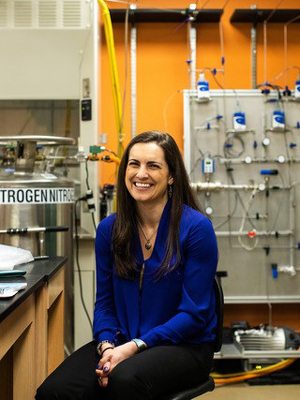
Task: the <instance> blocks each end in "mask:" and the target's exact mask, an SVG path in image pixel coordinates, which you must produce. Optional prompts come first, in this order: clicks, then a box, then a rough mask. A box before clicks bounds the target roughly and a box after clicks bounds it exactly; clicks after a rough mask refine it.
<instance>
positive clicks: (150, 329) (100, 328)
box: [94, 201, 218, 347]
mask: <svg viewBox="0 0 300 400" xmlns="http://www.w3.org/2000/svg"><path fill="white" fill-rule="evenodd" d="M169 219H170V201H169V202H168V203H167V205H166V206H165V209H164V211H163V214H162V217H161V220H160V223H159V227H158V231H157V237H156V241H155V245H154V248H153V252H152V255H151V257H150V258H149V259H147V260H146V261H145V274H144V281H143V287H142V291H141V294H140V293H139V279H135V280H126V279H123V278H120V277H118V276H117V274H116V272H115V270H114V268H113V264H114V261H113V256H112V251H111V243H112V239H111V238H112V229H113V224H114V221H115V214H112V215H110V216H109V217H107V218H105V219H104V220H103V221H101V223H100V224H99V226H98V229H97V236H96V268H97V295H96V303H95V312H94V338H95V339H96V340H97V341H98V342H101V341H102V340H109V341H112V342H114V343H115V344H116V345H119V344H122V343H124V342H127V341H130V340H131V339H133V338H140V339H142V340H143V341H144V342H145V343H146V344H147V345H148V346H149V347H152V346H156V345H162V344H172V343H173V344H176V343H183V342H185V343H193V344H197V343H201V342H211V341H213V340H214V337H215V333H214V330H215V327H216V314H215V296H214V292H213V280H214V275H215V272H216V268H217V262H218V250H217V242H216V237H215V233H214V230H213V227H212V224H211V222H210V221H209V220H208V219H207V218H206V217H205V216H204V215H203V214H201V213H200V212H198V211H196V210H194V209H192V208H190V207H187V206H184V207H183V213H182V217H181V222H180V253H181V262H180V265H179V266H178V267H177V268H176V269H175V270H174V271H172V272H170V273H168V274H167V275H166V276H165V277H163V278H161V279H160V280H158V281H157V280H156V281H155V280H154V279H153V273H154V272H155V271H156V270H157V269H158V268H159V266H160V265H161V262H162V260H163V259H164V246H165V243H166V239H167V236H168V227H169ZM134 251H135V257H136V259H137V262H138V267H139V269H141V268H142V265H143V263H144V259H143V253H142V248H141V243H140V240H139V237H138V234H137V235H136V237H135V238H134Z"/></svg>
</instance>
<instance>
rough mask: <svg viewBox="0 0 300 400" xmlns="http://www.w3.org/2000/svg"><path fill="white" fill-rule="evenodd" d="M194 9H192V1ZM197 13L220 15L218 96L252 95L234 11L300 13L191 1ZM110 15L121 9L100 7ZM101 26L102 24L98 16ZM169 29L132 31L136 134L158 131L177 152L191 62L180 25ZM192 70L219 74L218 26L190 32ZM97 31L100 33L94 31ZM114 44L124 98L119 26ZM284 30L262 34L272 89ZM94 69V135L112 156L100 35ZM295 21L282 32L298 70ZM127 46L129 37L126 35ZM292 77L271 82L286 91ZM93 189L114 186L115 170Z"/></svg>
mask: <svg viewBox="0 0 300 400" xmlns="http://www.w3.org/2000/svg"><path fill="white" fill-rule="evenodd" d="M192 2H193V1H191V0H189V1H183V0H182V1H180V0H177V1H176V0H174V1H172V0H155V1H147V0H139V1H138V2H137V4H138V7H139V8H155V7H156V8H187V7H188V5H189V4H190V3H192ZM195 2H196V1H195ZM197 3H198V8H201V5H202V4H204V5H205V8H206V9H211V8H219V9H223V8H224V5H226V6H225V10H224V14H223V17H222V22H221V23H222V27H223V35H224V55H225V76H224V77H223V76H221V75H217V78H218V80H219V82H220V83H222V84H224V86H225V89H232V88H235V89H251V48H250V29H251V24H235V25H233V24H231V23H230V21H229V20H230V16H231V15H232V13H233V11H234V10H235V9H236V8H250V6H251V5H252V4H256V6H257V8H271V9H272V8H275V7H277V6H278V5H279V8H300V3H299V0H283V1H280V0H256V1H253V0H249V1H248V0H231V1H230V0H229V2H227V1H226V0H222V1H220V0H208V1H207V0H206V1H198V2H197ZM107 4H108V6H109V8H124V7H125V6H124V4H117V3H109V2H108V3H107ZM100 24H101V16H100ZM179 25H180V24H175V23H165V24H162V23H151V24H150V23H147V24H146V23H144V24H137V26H136V27H137V132H138V133H140V132H143V131H145V130H149V129H159V130H162V131H167V132H169V133H170V134H172V135H173V136H174V138H175V140H176V141H177V143H178V145H179V147H180V148H183V96H182V90H184V89H188V88H189V85H190V79H189V76H188V73H187V65H186V60H187V59H188V58H190V53H189V43H188V35H187V27H186V25H183V26H181V27H180V26H179ZM196 26H197V68H205V67H209V68H220V67H221V49H220V35H219V24H210V23H207V24H206V23H203V24H196ZM101 27H102V25H101ZM113 29H114V38H115V48H116V56H117V65H118V70H119V79H120V86H121V91H122V96H123V90H124V76H125V47H124V37H125V34H124V24H122V23H118V24H114V26H113ZM283 29H284V24H268V26H267V45H268V46H267V79H268V81H272V80H273V79H274V78H275V77H276V76H277V75H278V74H279V73H280V72H281V71H282V70H283V69H284V47H283ZM100 35H101V43H100V49H99V54H100V63H99V133H106V134H107V137H108V143H107V148H110V149H112V150H115V151H116V149H117V130H116V123H115V115H114V108H113V99H112V86H111V79H110V74H109V66H108V56H107V48H106V44H105V37H104V31H103V29H101V30H100ZM299 37H300V20H299V23H295V24H291V25H289V28H288V65H296V66H300V43H299ZM257 38H258V43H257V82H258V83H263V82H264V46H263V26H262V24H260V25H259V26H258V29H257ZM129 40H130V34H129ZM206 75H207V78H208V80H209V82H210V87H211V88H212V89H216V88H218V86H217V85H216V83H215V82H214V79H213V78H212V77H211V76H209V75H208V74H206ZM297 75H298V71H297V70H296V69H293V70H290V71H289V72H288V74H287V75H286V77H282V78H281V79H278V81H276V83H277V84H279V85H282V86H284V85H285V79H287V81H288V84H289V86H290V87H293V85H294V82H295V80H296V77H297ZM124 133H125V143H128V141H129V140H130V137H131V127H130V53H129V52H128V81H127V92H126V105H125V123H124ZM99 170H100V183H101V184H104V183H113V182H114V166H113V165H109V164H103V163H102V164H101V165H99Z"/></svg>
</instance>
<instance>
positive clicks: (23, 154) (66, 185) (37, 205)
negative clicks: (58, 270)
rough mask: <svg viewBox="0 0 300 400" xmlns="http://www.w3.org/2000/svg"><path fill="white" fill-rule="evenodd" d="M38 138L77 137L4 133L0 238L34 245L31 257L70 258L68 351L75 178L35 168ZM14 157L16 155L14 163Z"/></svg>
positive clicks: (54, 141)
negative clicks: (8, 134) (12, 160)
mask: <svg viewBox="0 0 300 400" xmlns="http://www.w3.org/2000/svg"><path fill="white" fill-rule="evenodd" d="M14 142H16V145H15V146H14V145H13V143H14ZM39 143H41V146H58V145H65V144H67V145H68V144H73V143H74V141H73V139H69V138H58V137H49V136H48V137H43V136H28V137H26V136H19V137H17V136H11V137H9V136H7V137H4V136H2V137H0V147H1V151H2V157H1V158H2V165H1V166H0V232H3V233H0V243H2V244H7V245H11V246H16V247H21V248H24V249H26V250H30V251H31V253H32V255H33V256H41V255H47V256H67V257H68V260H67V263H66V265H65V317H64V321H65V322H64V329H65V351H66V353H67V354H69V353H71V352H72V351H73V349H74V294H73V292H74V272H73V271H74V270H73V225H74V223H73V220H74V182H73V181H71V180H69V179H67V178H65V177H60V176H57V175H55V174H54V173H49V172H46V169H45V171H43V170H41V168H40V169H39V170H36V169H35V167H34V164H35V162H34V161H35V154H36V146H37V145H38V144H39ZM8 150H9V152H10V154H8V153H7V151H8ZM11 153H12V154H13V156H11ZM7 154H8V155H7ZM10 158H14V162H13V163H12V162H11V160H10ZM43 228H45V229H43ZM15 230H18V231H15ZM4 231H6V232H4ZM37 262H38V261H37ZM37 265H38V264H37Z"/></svg>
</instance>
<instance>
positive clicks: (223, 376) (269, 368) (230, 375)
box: [210, 347, 300, 378]
mask: <svg viewBox="0 0 300 400" xmlns="http://www.w3.org/2000/svg"><path fill="white" fill-rule="evenodd" d="M298 350H300V347H299V348H298ZM291 360H293V359H287V360H282V361H280V362H278V363H276V364H273V365H269V366H268V367H264V368H261V369H255V370H252V371H241V372H236V373H232V374H214V373H211V374H210V376H211V377H212V378H231V377H236V376H242V375H248V374H260V373H262V372H264V371H270V370H273V369H274V368H275V369H276V368H277V367H281V366H285V365H286V363H287V362H289V361H291Z"/></svg>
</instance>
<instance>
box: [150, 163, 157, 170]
mask: <svg viewBox="0 0 300 400" xmlns="http://www.w3.org/2000/svg"><path fill="white" fill-rule="evenodd" d="M149 168H152V169H157V168H159V166H158V165H157V164H150V165H149Z"/></svg>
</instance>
